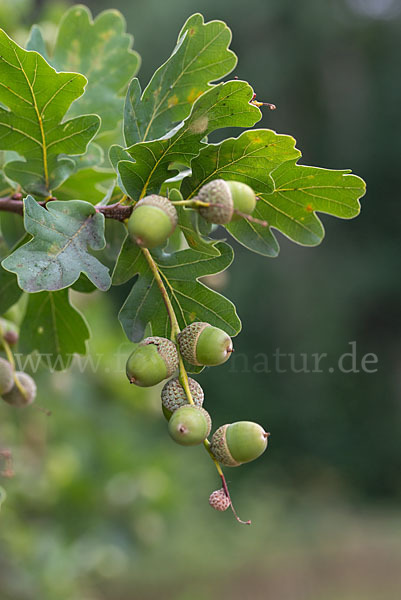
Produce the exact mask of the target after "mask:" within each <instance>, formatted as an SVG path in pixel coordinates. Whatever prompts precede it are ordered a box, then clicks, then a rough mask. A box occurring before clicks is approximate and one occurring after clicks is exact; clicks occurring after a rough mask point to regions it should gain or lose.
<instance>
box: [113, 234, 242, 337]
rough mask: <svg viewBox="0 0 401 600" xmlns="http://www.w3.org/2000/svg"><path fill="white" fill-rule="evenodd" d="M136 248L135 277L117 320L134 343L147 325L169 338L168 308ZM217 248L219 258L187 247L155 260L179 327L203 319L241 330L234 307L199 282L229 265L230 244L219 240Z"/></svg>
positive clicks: (233, 331) (232, 330)
mask: <svg viewBox="0 0 401 600" xmlns="http://www.w3.org/2000/svg"><path fill="white" fill-rule="evenodd" d="M133 246H134V245H133ZM135 248H136V249H137V252H136V254H135V266H134V267H133V268H132V269H131V273H132V271H134V272H136V273H137V274H138V275H139V278H138V280H137V281H136V283H135V284H134V286H133V288H132V290H131V292H130V294H129V295H128V297H127V299H126V301H125V303H124V305H123V306H122V308H121V311H120V314H119V319H120V322H121V324H122V326H123V329H124V331H125V333H126V335H127V337H128V338H129V339H130V340H132V341H134V342H135V341H138V340H140V339H142V337H143V335H144V331H145V328H146V326H147V325H148V323H149V324H150V326H151V329H152V333H153V335H160V336H165V337H168V336H169V333H170V322H169V318H168V314H167V310H166V307H165V306H164V303H163V300H162V297H161V294H160V292H159V289H158V287H157V284H156V281H155V279H154V277H153V274H152V272H151V271H150V269H149V267H148V264H147V262H146V260H145V258H144V256H143V253H142V252H141V250H140V249H139V248H138V247H137V246H136V247H135ZM217 248H218V250H219V256H214V257H212V256H207V255H206V254H203V253H200V252H197V251H196V250H193V249H188V250H182V251H180V252H176V253H174V254H170V255H166V254H161V255H158V256H154V257H153V258H154V260H155V262H156V264H157V266H158V268H159V271H160V274H161V276H162V279H163V282H164V284H165V287H166V290H167V293H168V295H169V297H170V300H171V302H172V304H173V307H174V311H175V313H176V315H177V319H178V322H179V325H180V327H181V328H183V327H185V326H186V325H188V324H189V323H192V322H193V321H207V322H208V323H211V324H212V325H215V326H216V327H220V328H221V329H224V331H226V332H227V333H228V334H229V335H231V336H234V335H237V334H238V333H239V331H240V329H241V322H240V320H239V318H238V315H237V313H236V310H235V306H234V305H233V304H232V302H230V301H229V300H227V298H225V297H224V296H222V295H221V294H219V293H218V292H216V291H214V290H211V289H210V288H208V287H206V286H205V285H204V284H203V283H200V282H199V281H198V279H199V278H200V277H204V276H205V275H212V274H215V273H220V272H221V271H224V270H225V269H227V267H229V266H230V264H231V263H232V261H233V256H234V255H233V250H232V248H231V247H230V246H228V245H227V244H225V243H224V242H219V243H218V244H217ZM133 257H134V250H133V254H132V258H133Z"/></svg>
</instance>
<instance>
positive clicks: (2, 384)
mask: <svg viewBox="0 0 401 600" xmlns="http://www.w3.org/2000/svg"><path fill="white" fill-rule="evenodd" d="M13 385H14V371H13V368H12V366H11V364H10V363H9V362H8V360H6V359H5V358H0V396H2V395H3V394H7V393H8V392H9V391H10V390H11V388H12V387H13Z"/></svg>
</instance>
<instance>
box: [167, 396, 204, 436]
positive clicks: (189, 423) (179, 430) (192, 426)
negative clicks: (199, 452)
mask: <svg viewBox="0 0 401 600" xmlns="http://www.w3.org/2000/svg"><path fill="white" fill-rule="evenodd" d="M211 427H212V421H211V419H210V415H209V413H208V412H207V411H206V410H205V409H204V408H202V407H200V406H195V405H194V404H187V405H185V406H181V407H180V408H178V409H177V410H176V411H175V412H174V413H173V414H172V416H171V419H170V421H169V422H168V431H169V434H170V436H171V437H172V438H173V440H174V441H175V442H177V444H181V445H182V446H196V445H198V444H201V443H202V442H203V441H204V440H205V439H206V438H207V436H208V435H209V433H210V430H211Z"/></svg>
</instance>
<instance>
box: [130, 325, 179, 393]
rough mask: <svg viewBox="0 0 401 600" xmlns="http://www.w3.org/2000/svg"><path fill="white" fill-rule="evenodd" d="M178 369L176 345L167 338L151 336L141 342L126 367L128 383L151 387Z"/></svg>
mask: <svg viewBox="0 0 401 600" xmlns="http://www.w3.org/2000/svg"><path fill="white" fill-rule="evenodd" d="M177 368H178V352H177V348H176V345H175V344H174V343H173V342H172V341H170V340H168V339H167V338H162V337H157V336H152V337H147V338H145V339H144V340H142V341H141V342H140V343H139V344H138V345H137V346H136V348H135V349H134V351H133V352H132V354H131V355H130V356H129V358H128V360H127V365H126V372H127V377H128V379H129V382H130V383H135V385H139V386H140V387H151V386H153V385H156V384H158V383H160V382H161V381H163V379H167V377H170V376H171V375H172V374H173V373H174V371H176V370H177Z"/></svg>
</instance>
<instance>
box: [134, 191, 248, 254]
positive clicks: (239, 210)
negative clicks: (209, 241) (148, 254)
mask: <svg viewBox="0 0 401 600" xmlns="http://www.w3.org/2000/svg"><path fill="white" fill-rule="evenodd" d="M194 202H198V203H199V208H198V210H199V213H200V214H201V215H202V217H203V218H204V219H205V220H206V221H208V222H209V223H213V224H216V225H227V224H228V223H230V222H232V221H236V220H238V219H241V218H244V217H250V216H251V214H252V213H253V211H254V210H255V206H256V195H255V192H254V191H253V189H252V188H250V187H249V185H246V184H245V183H241V182H239V181H224V180H223V179H214V180H213V181H210V182H209V183H207V184H206V185H204V186H203V187H202V188H201V189H200V191H199V194H198V195H197V197H196V198H194ZM202 204H203V206H202ZM177 222H178V215H177V211H176V209H175V207H174V204H173V203H172V202H170V200H168V199H167V198H164V197H163V196H157V195H156V194H152V195H151V196H146V198H142V200H139V202H137V204H136V205H135V206H134V210H133V211H132V214H131V216H130V218H129V219H128V232H129V234H130V237H131V239H132V240H133V241H134V242H135V243H136V244H138V246H141V247H142V248H155V247H156V246H160V245H161V244H164V243H165V242H166V241H167V239H168V238H169V237H170V235H171V234H172V233H173V232H174V230H175V228H176V226H177Z"/></svg>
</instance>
